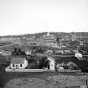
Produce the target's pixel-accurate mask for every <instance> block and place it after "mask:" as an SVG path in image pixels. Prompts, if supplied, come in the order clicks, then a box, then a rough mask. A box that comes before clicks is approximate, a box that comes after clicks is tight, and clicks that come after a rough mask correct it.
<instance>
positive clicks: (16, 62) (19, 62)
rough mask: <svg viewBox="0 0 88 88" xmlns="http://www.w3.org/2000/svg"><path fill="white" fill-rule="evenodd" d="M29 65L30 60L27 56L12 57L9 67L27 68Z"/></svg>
mask: <svg viewBox="0 0 88 88" xmlns="http://www.w3.org/2000/svg"><path fill="white" fill-rule="evenodd" d="M27 66H28V61H27V60H26V58H25V57H18V56H17V57H13V58H11V62H10V65H9V66H8V67H7V68H10V69H25V68H26V67H27Z"/></svg>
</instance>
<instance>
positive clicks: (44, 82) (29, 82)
mask: <svg viewBox="0 0 88 88" xmlns="http://www.w3.org/2000/svg"><path fill="white" fill-rule="evenodd" d="M85 80H87V76H85V75H81V74H77V73H58V72H34V73H33V72H23V73H20V72H18V73H16V72H15V73H11V72H8V73H0V86H1V88H66V87H73V86H74V87H77V88H78V87H80V86H81V85H84V84H85V82H86V81H85Z"/></svg>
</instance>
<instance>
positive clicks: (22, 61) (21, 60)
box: [11, 57, 26, 64]
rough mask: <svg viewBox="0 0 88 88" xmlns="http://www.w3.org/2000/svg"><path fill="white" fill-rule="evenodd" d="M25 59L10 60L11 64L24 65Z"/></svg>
mask: <svg viewBox="0 0 88 88" xmlns="http://www.w3.org/2000/svg"><path fill="white" fill-rule="evenodd" d="M25 59H26V58H24V57H13V58H12V59H11V63H12V64H24V61H25Z"/></svg>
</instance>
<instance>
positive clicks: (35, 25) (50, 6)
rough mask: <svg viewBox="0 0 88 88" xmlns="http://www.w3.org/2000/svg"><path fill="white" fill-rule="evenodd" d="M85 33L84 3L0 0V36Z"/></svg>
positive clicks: (87, 10) (86, 0) (87, 19)
mask: <svg viewBox="0 0 88 88" xmlns="http://www.w3.org/2000/svg"><path fill="white" fill-rule="evenodd" d="M39 32H88V0H0V35H19V34H30V33H39Z"/></svg>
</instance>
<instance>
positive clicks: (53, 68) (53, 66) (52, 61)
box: [48, 57, 55, 70]
mask: <svg viewBox="0 0 88 88" xmlns="http://www.w3.org/2000/svg"><path fill="white" fill-rule="evenodd" d="M48 60H49V69H50V70H55V60H54V58H52V57H48Z"/></svg>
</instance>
